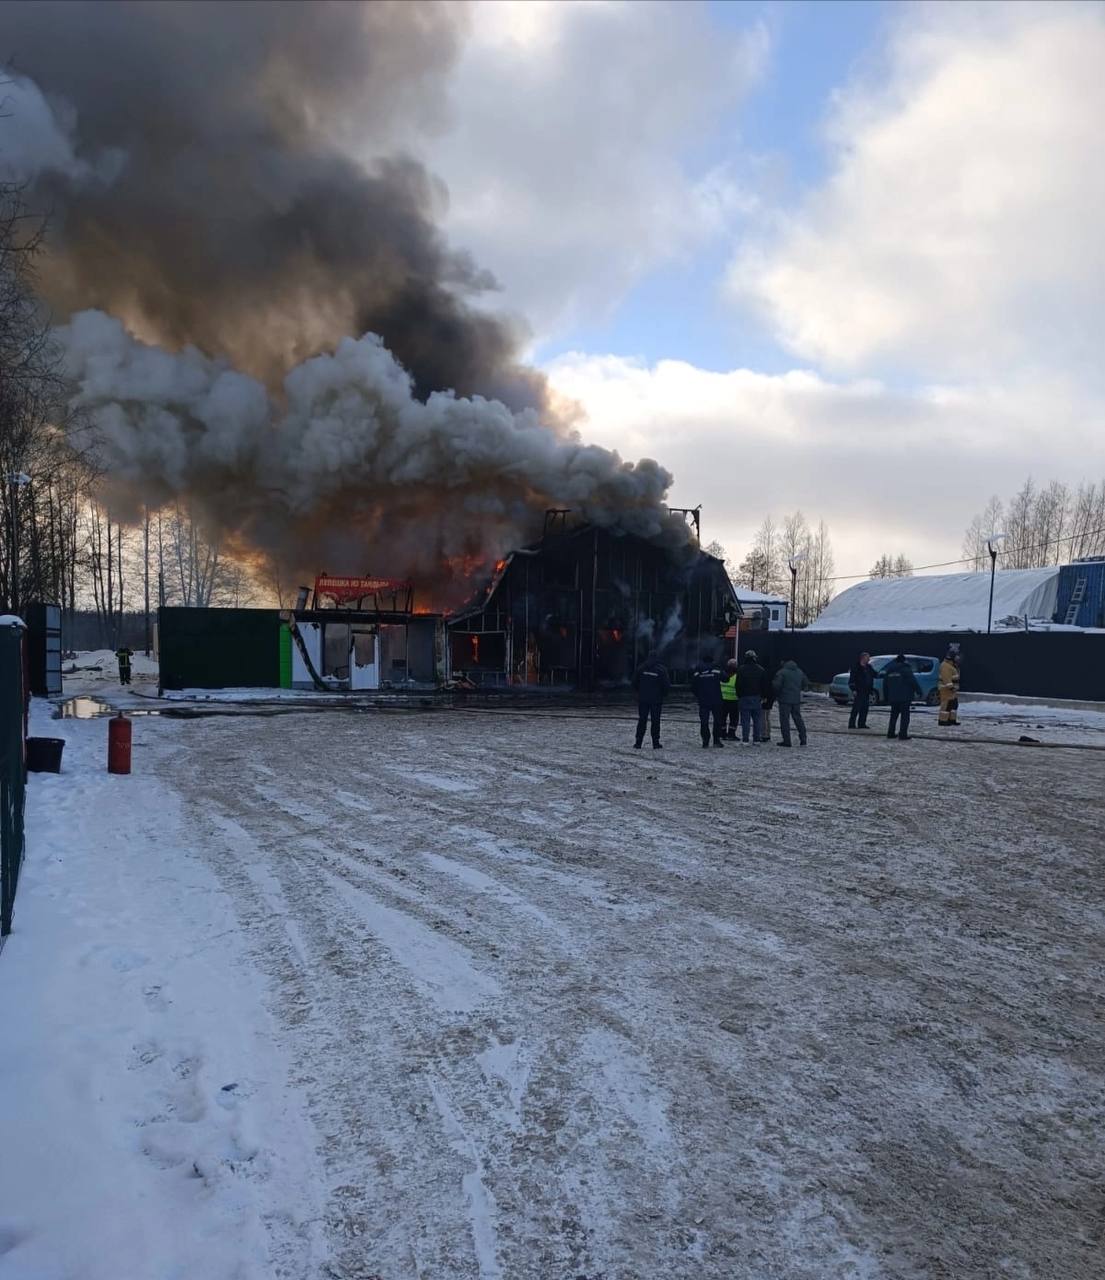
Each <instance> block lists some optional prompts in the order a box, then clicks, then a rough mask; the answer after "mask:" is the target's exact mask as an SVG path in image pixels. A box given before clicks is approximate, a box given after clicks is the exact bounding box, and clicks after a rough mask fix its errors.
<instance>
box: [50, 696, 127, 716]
mask: <svg viewBox="0 0 1105 1280" xmlns="http://www.w3.org/2000/svg"><path fill="white" fill-rule="evenodd" d="M114 710H115V708H114V707H112V706H109V705H108V704H107V703H106V702H101V701H100V699H99V698H86V697H82V698H66V699H65V701H64V702H59V703H58V705H57V710H56V711H55V712H54V719H55V720H95V719H96V717H97V716H109V715H111V714H112V712H113V711H114Z"/></svg>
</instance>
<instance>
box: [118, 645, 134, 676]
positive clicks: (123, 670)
mask: <svg viewBox="0 0 1105 1280" xmlns="http://www.w3.org/2000/svg"><path fill="white" fill-rule="evenodd" d="M115 656H116V658H117V659H118V660H119V683H120V684H130V660H131V658H133V657H134V650H133V649H128V648H127V647H126V645H120V646H119V648H118V649H116V650H115Z"/></svg>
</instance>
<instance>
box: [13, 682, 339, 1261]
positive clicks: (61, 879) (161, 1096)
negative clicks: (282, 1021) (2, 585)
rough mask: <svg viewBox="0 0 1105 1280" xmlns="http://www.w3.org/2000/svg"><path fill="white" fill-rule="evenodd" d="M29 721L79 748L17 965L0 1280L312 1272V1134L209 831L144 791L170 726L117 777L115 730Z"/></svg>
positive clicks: (19, 906)
mask: <svg viewBox="0 0 1105 1280" xmlns="http://www.w3.org/2000/svg"><path fill="white" fill-rule="evenodd" d="M33 719H34V727H35V730H36V731H37V732H39V733H44V734H49V735H50V736H60V737H64V738H65V739H66V747H65V756H64V762H63V772H62V773H61V774H60V775H57V776H52V775H44V774H39V775H32V776H31V778H30V781H29V784H28V792H27V861H26V864H25V869H24V875H23V879H22V882H21V884H20V888H19V894H18V897H17V899H16V904H15V931H14V932H13V933H12V935H11V936H10V938H9V939H8V940H7V943H6V945H5V947H4V950H3V953H2V954H0V1150H2V1152H3V1158H2V1159H0V1274H3V1275H4V1276H12V1277H13V1278H14V1277H16V1276H18V1277H27V1278H28V1280H30V1277H36V1278H37V1280H54V1278H58V1280H60V1277H62V1276H73V1277H77V1276H79V1277H80V1278H81V1280H119V1278H120V1277H125V1276H133V1277H140V1276H141V1277H153V1276H164V1277H169V1276H181V1277H184V1276H204V1277H211V1278H212V1280H230V1278H231V1277H234V1278H235V1280H269V1277H271V1276H273V1275H274V1274H282V1275H302V1276H306V1275H308V1274H314V1273H315V1267H314V1261H315V1259H316V1254H317V1250H316V1239H317V1235H318V1231H319V1228H318V1227H317V1226H316V1225H315V1224H314V1223H313V1219H316V1217H317V1215H318V1212H319V1210H318V1202H317V1199H316V1196H317V1192H316V1191H315V1190H314V1188H313V1185H312V1184H313V1183H314V1182H315V1180H316V1179H319V1174H318V1172H317V1171H316V1167H315V1164H314V1159H315V1157H314V1137H313V1131H312V1130H311V1129H310V1127H309V1126H308V1125H307V1124H306V1122H305V1121H304V1120H303V1118H302V1117H303V1116H304V1114H305V1105H304V1103H303V1101H302V1099H301V1097H300V1096H299V1095H297V1094H295V1093H294V1092H293V1091H292V1090H291V1088H290V1087H289V1085H288V1084H287V1080H286V1066H285V1063H284V1060H283V1059H282V1057H281V1054H280V1053H279V1052H278V1051H277V1050H276V1048H275V1047H274V1044H273V1035H274V1028H273V1026H272V1024H271V1023H270V1019H269V1017H268V1014H267V1013H266V1012H265V1009H264V1001H265V999H266V996H267V987H266V984H265V982H264V980H263V979H262V978H261V977H260V976H259V975H258V974H257V972H256V971H255V970H254V969H253V968H252V967H251V964H250V962H249V959H248V957H247V955H246V952H245V949H244V945H243V943H242V942H241V941H240V937H241V935H240V929H239V925H238V921H237V919H236V917H235V915H234V914H233V912H232V910H231V908H230V906H229V903H228V899H227V898H226V897H225V895H224V893H223V891H222V888H221V886H220V884H219V883H218V882H217V881H216V880H215V879H214V877H213V876H212V875H211V874H210V873H209V872H208V871H207V870H206V869H205V868H204V867H203V865H202V864H201V863H200V862H199V860H198V859H196V858H194V857H193V856H192V853H191V849H192V848H193V847H195V846H196V843H197V842H198V841H199V840H201V839H202V838H203V836H202V833H201V832H200V831H198V830H197V829H196V827H195V826H193V825H192V824H193V821H194V820H193V818H192V817H191V816H190V815H189V814H188V813H186V812H185V811H183V810H182V808H181V805H180V803H179V801H178V799H177V798H176V796H175V793H174V792H172V791H171V790H170V789H169V788H168V787H166V786H164V785H162V784H161V783H159V782H158V781H156V780H155V779H154V777H153V776H152V772H146V771H145V770H146V769H149V768H150V766H151V765H152V763H153V760H154V758H155V756H159V755H160V754H161V753H162V752H164V751H165V750H166V749H167V748H168V747H170V746H171V745H172V744H171V733H170V732H168V726H166V725H163V724H161V723H159V722H156V721H142V722H136V724H135V757H134V758H135V773H134V775H132V776H130V777H122V778H119V777H112V776H111V775H109V774H107V772H106V771H105V769H104V759H105V754H106V735H107V726H106V725H105V724H104V723H103V722H102V721H54V720H50V719H48V718H47V715H46V712H45V710H44V709H43V707H42V705H41V704H38V703H36V705H35V710H34V716H33ZM162 767H164V766H162Z"/></svg>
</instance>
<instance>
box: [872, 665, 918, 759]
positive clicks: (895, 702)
mask: <svg viewBox="0 0 1105 1280" xmlns="http://www.w3.org/2000/svg"><path fill="white" fill-rule="evenodd" d="M882 690H883V696H884V697H885V698H886V700H887V702H889V703H890V728H889V729H888V730H887V733H886V736H887V737H888V738H893V737H894V731H895V729H896V728H897V725H898V721H899V719H900V720H901V731H900V732H899V733H898V737H899V738H900V739H901V740H902V741H904V740H905V739H906V738H908V737H909V704H910V703H911V702H912V701H913V699H914V698H923V697H924V694H923V693H922V692H921V686H920V685H919V684H918V683H917V677H916V676H915V675H914V674H913V668H912V667H911V666H910V665H909V663H908V662H906V660H905V654H904V653H899V654H898V655H897V657H896V658H895V659H894V661H893V662H891V663H888V664H887V666H886V667H884V668H883V673H882Z"/></svg>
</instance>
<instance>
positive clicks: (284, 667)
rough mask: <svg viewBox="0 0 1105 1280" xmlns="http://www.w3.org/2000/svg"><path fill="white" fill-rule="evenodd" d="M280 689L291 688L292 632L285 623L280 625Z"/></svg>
mask: <svg viewBox="0 0 1105 1280" xmlns="http://www.w3.org/2000/svg"><path fill="white" fill-rule="evenodd" d="M280 687H281V689H290V688H291V687H292V631H291V628H290V627H289V626H288V624H287V623H286V622H282V623H281V624H280Z"/></svg>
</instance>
